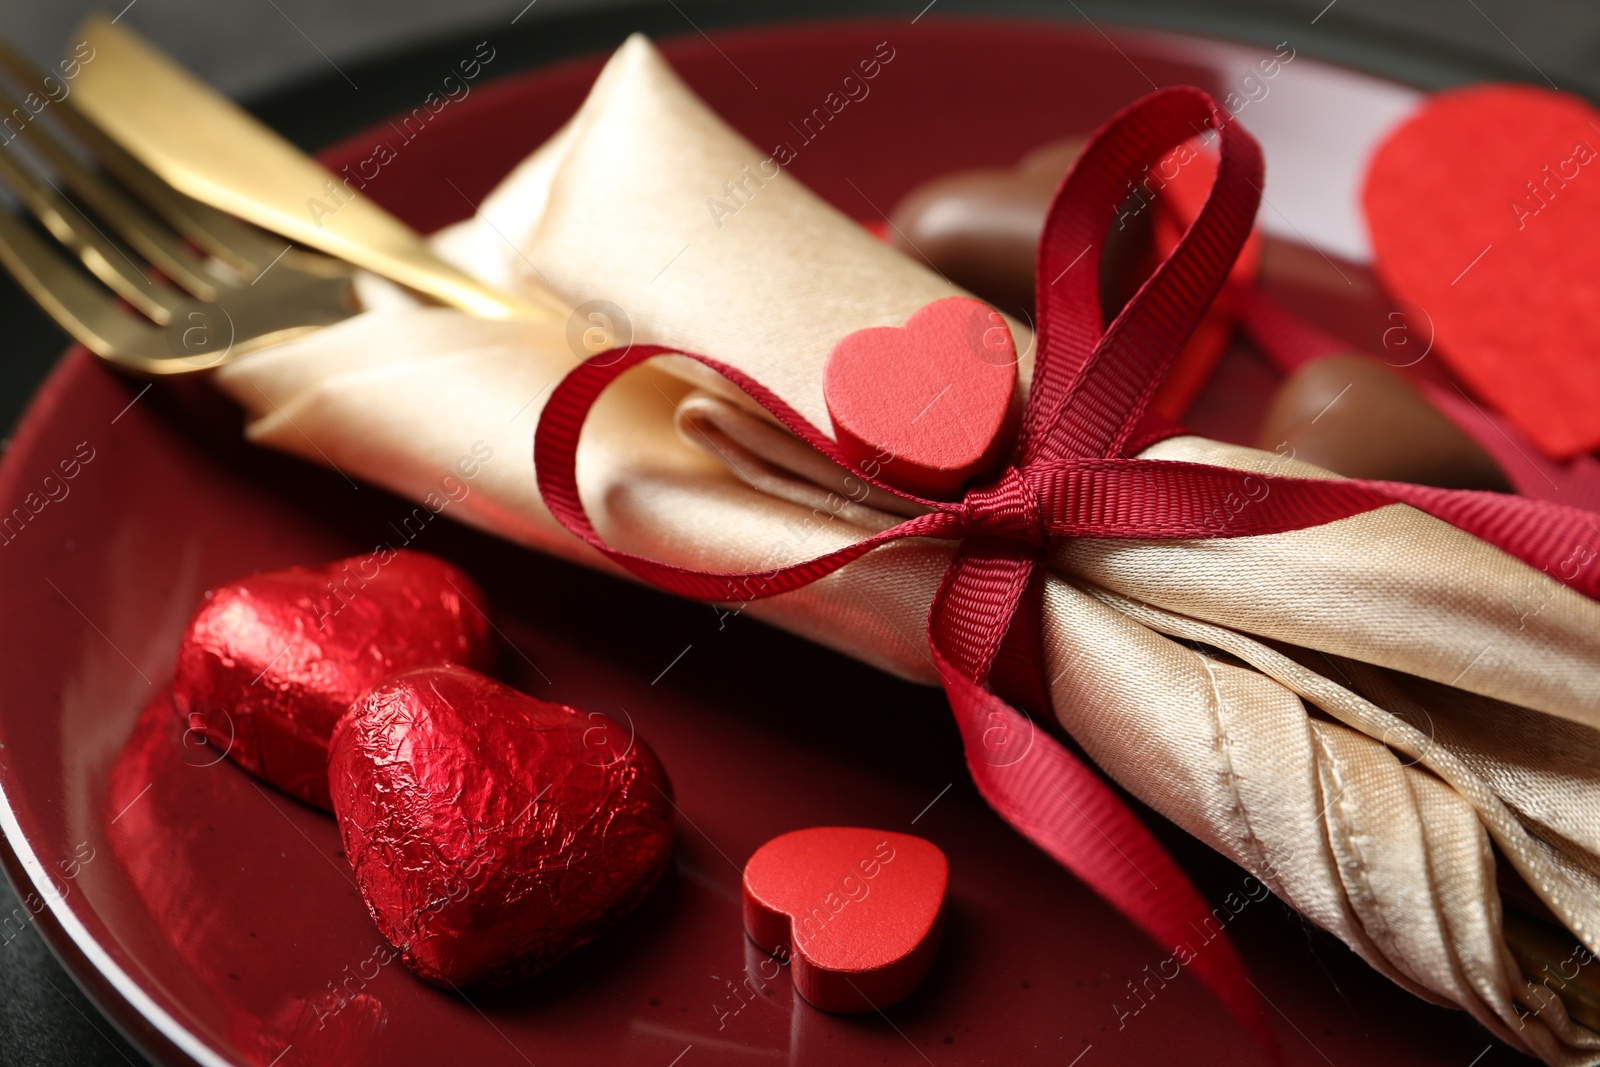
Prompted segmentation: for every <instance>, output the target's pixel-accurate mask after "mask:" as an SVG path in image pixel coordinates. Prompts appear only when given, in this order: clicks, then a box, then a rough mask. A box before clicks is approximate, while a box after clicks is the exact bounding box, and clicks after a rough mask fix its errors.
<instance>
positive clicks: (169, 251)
mask: <svg viewBox="0 0 1600 1067" xmlns="http://www.w3.org/2000/svg"><path fill="white" fill-rule="evenodd" d="M18 107H20V105H19V104H17V102H16V100H15V99H14V98H13V97H12V95H11V94H10V92H9V91H7V90H6V89H5V87H3V86H0V110H4V111H7V112H10V111H14V110H16V109H17V108H18ZM42 125H43V124H42V123H40V122H38V121H33V122H29V123H27V124H26V125H24V126H23V127H22V136H23V137H25V138H27V140H28V143H29V145H31V146H32V147H33V149H34V150H35V151H36V152H38V153H39V155H40V156H41V157H43V159H44V160H45V162H47V163H48V164H49V165H50V167H51V168H52V169H54V170H55V172H56V173H57V174H59V175H60V176H61V177H62V178H64V179H65V180H66V183H67V185H68V186H69V187H70V188H71V189H72V191H73V192H75V193H77V194H78V195H79V196H80V197H82V198H83V199H84V200H85V201H87V202H88V204H89V206H90V207H91V208H93V209H94V211H95V212H96V213H97V214H99V216H100V217H101V219H102V220H104V221H105V222H106V223H107V224H108V225H109V226H110V227H111V228H112V229H114V230H116V231H117V232H118V233H119V234H121V235H122V237H123V239H124V240H126V241H127V242H128V244H129V245H130V246H132V247H133V249H134V250H135V251H137V252H138V253H139V254H140V255H141V256H143V257H144V258H145V259H147V260H149V261H150V263H151V265H153V266H155V267H157V268H159V269H160V270H161V272H162V273H164V274H166V275H167V277H169V278H171V279H172V281H173V282H174V283H176V284H177V285H179V286H181V287H182V288H184V289H186V290H188V291H189V292H190V293H191V294H193V295H194V296H195V297H196V298H197V299H199V300H215V299H216V298H217V295H218V288H219V286H225V285H227V284H228V283H227V282H225V281H224V280H223V279H221V278H219V277H218V276H217V275H216V274H214V273H212V271H211V269H210V268H209V267H208V266H207V265H206V263H205V262H204V261H203V260H201V259H200V258H199V257H198V256H196V255H195V254H194V253H193V252H190V251H189V250H188V249H187V248H184V247H183V245H182V244H181V243H180V242H179V240H178V238H177V235H176V234H175V233H174V232H173V231H172V230H171V229H169V228H167V227H166V226H164V225H163V224H162V223H161V222H159V221H157V220H156V219H155V218H154V217H153V216H152V215H151V214H150V213H149V212H148V211H146V210H145V209H144V208H142V207H140V206H139V205H138V204H135V203H134V202H133V201H132V200H130V199H129V198H128V197H127V196H126V195H124V194H123V193H121V192H119V191H118V190H117V189H115V188H114V187H113V186H112V185H111V184H110V183H109V182H106V181H104V180H102V179H101V178H100V177H99V176H98V175H96V174H94V173H93V172H91V171H90V170H89V169H88V168H87V167H85V166H84V165H83V164H82V163H80V162H78V160H77V159H76V158H75V157H74V156H73V155H72V153H71V152H68V151H67V150H66V149H64V148H63V147H62V146H61V145H60V144H59V143H57V142H56V140H55V138H53V137H52V136H51V135H50V134H49V133H48V132H47V131H45V130H44V129H43V128H42ZM56 191H57V192H58V193H59V192H60V190H59V189H57V190H56ZM68 203H71V201H70V200H68ZM74 206H76V205H74Z"/></svg>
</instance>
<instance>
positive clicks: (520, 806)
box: [328, 667, 672, 988]
mask: <svg viewBox="0 0 1600 1067" xmlns="http://www.w3.org/2000/svg"><path fill="white" fill-rule="evenodd" d="M328 780H329V783H330V786H331V788H332V793H333V808H334V812H335V814H337V815H338V817H339V832H340V834H341V835H342V836H343V838H344V847H345V853H346V854H347V855H348V856H349V858H350V863H351V865H352V866H353V867H354V868H355V872H356V881H357V883H358V884H359V885H360V887H361V892H362V895H363V896H364V897H365V898H366V901H367V907H368V909H369V910H370V911H371V912H372V917H373V919H374V920H376V921H377V924H378V928H379V929H380V930H381V931H382V932H383V935H384V936H385V937H387V938H388V939H389V941H390V942H391V943H393V944H394V945H395V946H396V947H397V948H399V949H400V952H401V956H402V958H403V959H404V960H405V962H406V964H407V965H408V966H410V967H411V969H412V970H413V971H415V972H416V973H417V974H419V975H420V976H422V977H423V978H424V979H426V980H427V981H429V982H432V983H434V984H435V985H439V986H444V987H457V988H459V987H464V986H480V987H493V986H499V985H505V984H507V983H509V982H512V981H515V980H517V979H519V978H524V977H527V976H529V975H532V974H535V973H537V972H539V971H542V970H544V969H545V968H547V967H549V966H550V965H551V964H554V963H555V962H557V961H558V960H560V959H561V958H562V957H564V956H566V955H567V954H568V953H570V952H572V951H573V950H574V949H576V948H579V947H580V946H582V945H584V944H586V943H588V942H589V941H592V940H593V939H594V938H596V937H598V936H600V935H601V934H602V933H604V932H605V931H606V930H608V929H610V928H611V927H613V926H614V925H616V923H617V922H618V921H619V920H620V919H621V918H622V917H623V916H624V915H626V914H627V913H628V912H629V911H631V910H632V909H633V908H634V907H635V906H636V905H638V904H639V902H640V901H642V900H643V899H644V897H645V895H646V894H647V893H648V892H649V891H650V888H651V887H652V886H653V885H654V884H655V883H656V881H657V880H658V879H659V878H660V877H661V874H662V872H663V871H664V870H665V869H666V866H667V862H668V860H669V859H670V857H671V853H672V801H671V785H670V783H669V782H668V781H667V776H666V772H665V771H664V770H663V769H662V767H661V763H660V761H658V760H657V759H656V757H655V754H654V753H652V752H651V751H650V749H649V748H648V747H647V746H646V745H645V743H644V741H643V740H642V739H640V738H637V737H634V736H633V733H632V731H631V730H630V729H629V728H627V727H625V726H622V725H620V724H618V723H616V722H614V721H613V720H611V719H608V718H606V717H605V716H603V715H600V714H599V713H597V712H591V713H588V714H584V713H581V712H578V711H575V710H573V709H572V708H569V707H565V706H562V705H560V704H550V703H546V702H545V701H542V700H535V699H534V698H533V697H530V696H527V695H526V694H523V693H520V692H518V691H516V690H515V689H511V688H509V687H508V686H504V685H501V684H500V683H499V682H496V681H495V680H494V679H492V678H486V677H484V676H483V675H481V674H478V673H476V672H475V671H471V670H467V669H465V668H462V667H428V668H423V669H420V670H414V671H409V672H407V673H405V674H400V675H396V676H395V677H392V678H390V679H388V680H387V681H385V682H382V683H381V684H379V685H378V686H376V687H374V688H373V689H372V691H371V692H369V693H367V694H366V695H365V696H364V697H362V698H361V699H360V700H359V701H358V702H357V703H356V705H355V706H354V707H352V708H351V709H350V713H349V714H348V715H347V716H346V717H345V718H344V719H343V720H342V721H341V722H340V723H339V725H338V728H337V729H336V730H335V731H334V735H333V747H332V752H331V756H330V760H329V766H328Z"/></svg>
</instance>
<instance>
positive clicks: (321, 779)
mask: <svg viewBox="0 0 1600 1067" xmlns="http://www.w3.org/2000/svg"><path fill="white" fill-rule="evenodd" d="M483 603H484V597H483V593H482V592H480V591H479V589H478V587H477V585H475V584H474V583H473V581H472V579H470V578H468V577H467V576H466V575H465V574H463V573H462V572H461V571H459V570H457V569H456V568H455V567H452V566H451V565H450V564H448V563H446V562H445V561H444V560H441V559H438V558H436V557H434V556H429V555H425V554H423V553H420V552H404V551H398V550H396V549H392V548H383V549H379V550H377V551H375V552H372V553H369V554H367V555H363V556H352V557H350V558H349V559H343V560H338V561H336V562H334V563H329V564H328V565H327V566H323V567H290V568H289V569H287V570H281V571H271V572H268V573H265V574H255V575H251V576H250V577H248V578H241V579H240V580H239V581H236V582H231V583H229V584H228V585H225V586H223V587H222V588H220V589H213V590H211V591H210V592H208V593H207V594H206V601H205V604H204V605H202V606H201V608H200V610H199V611H198V612H197V613H196V614H195V617H194V619H193V620H192V621H191V622H190V623H189V628H188V629H187V630H186V631H184V636H183V640H182V643H181V644H180V645H179V648H178V663H177V668H176V671H175V674H174V677H173V680H172V702H173V706H174V707H175V708H176V709H177V711H178V714H179V715H180V716H182V717H183V718H184V720H185V721H186V722H187V723H188V726H189V728H190V729H191V730H193V731H194V732H195V733H197V734H199V735H201V736H203V737H204V738H205V739H206V740H207V741H208V742H209V743H211V744H213V745H215V746H217V748H218V750H219V751H221V752H225V753H226V754H227V755H228V756H229V757H230V758H231V759H232V760H233V761H234V762H235V763H237V764H239V766H241V767H243V768H244V769H245V770H247V771H249V772H251V773H252V774H255V775H257V776H259V777H261V778H263V779H265V780H266V781H268V782H270V783H272V784H273V785H275V786H277V787H278V788H279V789H282V790H283V791H284V792H286V793H290V794H292V795H294V796H297V797H299V798H300V799H302V800H305V801H308V802H310V803H312V804H315V805H317V806H318V807H321V808H328V807H329V800H328V737H329V735H330V734H332V733H333V727H334V724H335V723H337V722H338V721H339V717H340V716H341V715H343V714H344V713H345V711H346V710H348V709H349V707H350V702H351V701H353V700H355V698H356V697H358V696H360V695H361V693H362V692H364V691H365V690H366V689H367V688H368V687H369V686H371V685H372V684H373V683H374V682H378V681H380V680H382V679H383V678H385V677H387V676H388V675H390V674H393V673H395V672H396V671H403V670H407V669H409V668H412V667H421V666H426V665H428V664H434V663H465V664H470V665H472V666H475V667H483V668H488V667H489V666H490V665H491V664H492V663H493V660H494V647H493V645H492V644H491V643H490V640H489V620H488V619H487V618H486V617H485V616H484V614H483V613H482V612H481V611H479V610H478V606H480V605H482V604H483Z"/></svg>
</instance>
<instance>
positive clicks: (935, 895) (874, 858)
mask: <svg viewBox="0 0 1600 1067" xmlns="http://www.w3.org/2000/svg"><path fill="white" fill-rule="evenodd" d="M949 878H950V869H949V865H948V864H947V863H946V862H945V858H944V853H943V852H941V851H939V849H938V847H937V846H935V845H934V844H933V843H932V842H930V841H925V840H923V839H922V838H920V837H913V836H912V835H910V834H895V833H889V832H887V831H884V830H867V829H860V828H856V827H846V826H824V827H815V828H812V829H809V830H795V831H793V832H791V833H787V834H783V835H782V836H780V837H775V838H773V839H772V840H771V841H768V842H767V843H766V844H764V845H762V846H761V847H760V848H758V849H757V850H756V853H755V855H753V856H751V857H750V862H748V863H746V864H745V868H744V928H745V932H746V933H748V934H749V935H750V939H751V940H752V941H754V942H755V943H756V944H758V945H760V946H761V947H762V948H763V949H764V950H766V951H767V952H769V953H772V954H773V955H775V956H777V957H779V958H780V959H783V958H785V957H787V959H788V960H789V962H790V974H791V976H792V978H793V981H794V987H795V989H797V990H798V991H799V992H800V995H801V996H803V997H805V998H806V999H807V1000H808V1001H810V1002H811V1003H812V1004H814V1005H816V1006H817V1007H819V1008H821V1009H823V1010H824V1011H837V1012H858V1011H873V1010H878V1009H882V1008H886V1007H888V1006H889V1005H890V1004H893V1003H895V1002H896V1001H898V1000H900V999H901V998H903V997H904V996H906V994H908V993H910V992H911V990H912V989H914V988H916V985H917V983H918V982H920V981H922V978H923V976H924V975H925V974H927V973H928V968H929V966H930V965H931V964H932V963H933V954H934V950H935V949H936V948H937V947H938V944H939V934H940V932H941V930H942V929H943V926H944V894H945V887H946V885H947V884H948V882H949ZM791 946H792V947H791Z"/></svg>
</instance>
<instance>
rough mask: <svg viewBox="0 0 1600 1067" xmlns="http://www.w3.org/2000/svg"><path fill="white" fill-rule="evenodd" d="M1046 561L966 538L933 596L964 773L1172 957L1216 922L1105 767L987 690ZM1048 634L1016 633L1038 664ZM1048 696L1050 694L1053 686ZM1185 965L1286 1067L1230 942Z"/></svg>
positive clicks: (1031, 550)
mask: <svg viewBox="0 0 1600 1067" xmlns="http://www.w3.org/2000/svg"><path fill="white" fill-rule="evenodd" d="M1040 559H1041V555H1040V551H1039V549H1038V548H1036V547H1033V546H1030V545H1028V544H1025V543H1022V542H1019V541H1006V540H996V539H992V538H974V539H970V540H968V541H967V542H965V543H964V544H963V545H962V548H961V551H960V552H958V553H957V555H956V559H955V562H954V563H953V564H952V565H951V567H950V570H949V571H948V572H946V574H945V579H944V582H943V584H942V585H941V586H940V588H939V592H938V595H937V596H936V597H935V598H934V603H933V610H932V611H931V612H930V613H929V616H928V644H929V647H930V649H931V650H932V654H933V658H934V666H935V667H936V668H937V670H938V672H939V677H940V679H941V681H942V682H943V684H944V690H945V694H946V695H947V696H948V697H949V699H950V707H951V709H952V710H953V711H954V712H955V718H956V724H957V726H958V727H959V728H960V731H961V740H962V747H963V749H964V750H965V753H966V758H967V767H968V769H969V771H970V772H971V774H972V780H973V782H974V784H976V785H977V787H978V792H979V793H981V794H982V795H983V798H984V800H985V801H987V802H988V804H989V806H990V807H992V808H993V809H994V810H995V812H996V813H998V814H999V815H1000V817H1001V818H1003V819H1005V821H1006V822H1008V823H1010V824H1011V826H1013V827H1014V828H1016V829H1017V830H1018V831H1020V832H1021V833H1022V835H1023V836H1024V837H1026V838H1028V840H1030V841H1032V842H1033V843H1034V844H1035V845H1037V846H1038V847H1039V848H1041V849H1043V850H1044V851H1045V852H1046V853H1048V854H1049V855H1050V856H1051V858H1053V859H1054V860H1055V861H1056V862H1057V863H1059V864H1061V866H1063V867H1065V868H1066V869H1067V870H1068V871H1070V872H1071V873H1072V874H1074V875H1076V876H1077V877H1078V879H1079V880H1081V881H1082V882H1083V883H1084V884H1086V885H1087V886H1088V887H1089V888H1090V889H1092V890H1094V892H1095V893H1097V894H1098V895H1099V896H1100V898H1101V899H1103V900H1105V901H1106V902H1107V903H1109V904H1110V905H1111V906H1112V907H1113V908H1115V909H1117V911H1119V912H1120V913H1121V914H1123V915H1124V916H1126V917H1127V918H1128V919H1129V920H1130V921H1131V922H1133V924H1134V925H1135V926H1137V927H1138V928H1139V929H1140V930H1143V931H1144V932H1145V934H1146V935H1148V936H1149V937H1150V938H1151V939H1152V940H1154V941H1155V943H1156V944H1157V945H1158V946H1159V947H1160V949H1161V950H1162V951H1163V952H1175V951H1176V949H1177V946H1179V945H1186V944H1188V943H1189V942H1190V941H1191V939H1192V938H1193V937H1194V932H1195V931H1196V930H1202V929H1204V928H1205V923H1206V920H1208V919H1209V918H1211V910H1210V909H1209V908H1208V907H1207V906H1206V904H1205V901H1204V900H1203V899H1202V898H1201V896H1200V893H1199V891H1198V890H1196V889H1195V887H1194V885H1193V884H1192V883H1191V882H1190V881H1189V879H1188V877H1187V876H1185V875H1184V873H1183V871H1182V870H1180V869H1179V867H1178V865H1177V863H1176V861H1174V860H1173V859H1172V857H1171V856H1169V855H1168V854H1167V851H1166V849H1165V848H1163V847H1162V845H1161V843H1160V842H1159V841H1157V840H1156V838H1155V835H1153V834H1152V833H1151V832H1150V831H1149V829H1148V828H1146V827H1145V825H1144V824H1143V823H1142V822H1140V821H1139V817H1138V816H1137V815H1136V814H1134V812H1133V811H1132V809H1131V808H1129V807H1128V805H1127V804H1126V803H1125V802H1124V801H1123V800H1122V798H1121V797H1120V796H1119V795H1118V794H1117V792H1116V790H1114V789H1113V788H1112V787H1111V786H1110V785H1109V784H1108V783H1107V782H1106V781H1105V780H1104V779H1103V778H1102V777H1101V776H1100V774H1099V772H1098V771H1096V770H1095V769H1093V768H1092V767H1090V766H1089V765H1088V764H1086V763H1085V762H1084V761H1082V760H1080V759H1079V758H1078V757H1077V756H1075V755H1073V754H1072V752H1070V751H1069V750H1068V749H1067V748H1066V746H1064V745H1062V744H1061V743H1060V742H1059V741H1057V740H1056V739H1055V738H1053V737H1051V736H1050V735H1049V734H1048V733H1046V732H1045V731H1043V730H1041V729H1039V728H1037V727H1036V726H1035V725H1034V723H1033V721H1032V720H1031V719H1029V718H1028V717H1027V716H1025V715H1023V714H1022V713H1021V712H1019V711H1017V710H1016V709H1015V708H1013V707H1012V706H1011V705H1010V704H1008V703H1006V702H1005V701H1004V700H1002V699H1001V698H1000V697H998V696H996V695H995V694H993V693H991V692H989V690H988V689H986V688H985V687H984V682H985V681H986V680H987V679H988V677H989V675H990V673H991V671H993V670H994V669H995V668H996V667H997V666H1001V664H999V663H998V662H997V660H998V659H999V658H1000V654H1001V649H1002V645H1003V643H1004V641H1005V635H1006V633H1007V631H1008V630H1015V629H1016V628H1017V627H1018V626H1026V625H1028V624H1027V623H1025V622H1024V621H1023V620H1022V619H1020V618H1018V609H1019V608H1023V609H1026V607H1027V601H1028V592H1029V590H1030V589H1033V588H1036V587H1037V582H1036V581H1035V578H1036V571H1037V569H1038V567H1039V563H1040ZM1041 630H1042V627H1039V626H1034V627H1033V628H1032V629H1031V630H1028V631H1025V632H1024V633H1023V634H1022V635H1021V638H1020V639H1021V640H1023V641H1025V642H1027V643H1029V644H1032V645H1033V648H1032V649H1031V650H1030V651H1031V653H1032V656H1033V657H1034V658H1035V660H1036V661H1037V657H1038V656H1039V655H1040V648H1041V647H1042V642H1040V641H1038V640H1037V637H1038V634H1039V632H1040V631H1041ZM1038 669H1039V668H1037V667H1036V668H1035V670H1038ZM1011 673H1015V670H1014V668H1013V669H1012V671H1011ZM1041 684H1043V683H1042V679H1041ZM1041 695H1043V696H1045V697H1046V698H1048V695H1049V694H1048V687H1047V686H1046V687H1045V691H1044V692H1043V693H1042V694H1041ZM1045 706H1048V704H1046V705H1045ZM1188 966H1189V968H1190V969H1191V970H1193V971H1194V974H1195V977H1196V978H1198V979H1199V980H1200V982H1201V984H1202V985H1204V986H1205V987H1206V989H1208V990H1209V991H1210V992H1211V994H1212V995H1213V996H1215V997H1216V998H1217V1000H1218V1001H1219V1002H1221V1004H1222V1006H1223V1007H1224V1008H1226V1009H1227V1011H1228V1012H1229V1014H1231V1015H1232V1016H1233V1017H1234V1018H1235V1019H1237V1020H1238V1021H1239V1022H1240V1023H1241V1024H1242V1025H1243V1026H1244V1027H1245V1029H1246V1030H1247V1031H1248V1032H1249V1033H1250V1034H1251V1036H1252V1037H1254V1038H1255V1040H1256V1041H1257V1043H1258V1044H1259V1045H1260V1046H1261V1048H1262V1049H1263V1051H1265V1052H1266V1053H1267V1055H1268V1057H1269V1058H1271V1059H1272V1060H1273V1061H1274V1062H1278V1061H1280V1060H1281V1054H1280V1051H1279V1049H1278V1046H1277V1042H1276V1039H1275V1038H1274V1037H1273V1035H1272V1032H1271V1030H1270V1029H1269V1028H1268V1026H1267V1024H1266V1017H1265V1015H1264V1014H1263V1012H1262V1010H1261V1003H1260V1000H1259V998H1258V996H1257V995H1256V992H1255V988H1254V986H1252V985H1251V983H1250V979H1249V978H1248V976H1247V975H1246V973H1245V969H1244V964H1243V962H1242V961H1241V960H1240V959H1239V956H1238V954H1237V953H1236V952H1235V950H1234V948H1233V945H1232V943H1231V942H1230V941H1229V940H1228V939H1227V937H1226V935H1223V936H1220V937H1218V938H1216V939H1215V940H1213V941H1210V942H1207V943H1206V945H1205V946H1204V947H1202V948H1201V949H1200V951H1199V952H1198V953H1196V954H1195V955H1194V957H1193V959H1192V960H1191V961H1190V962H1189V964H1188Z"/></svg>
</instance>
